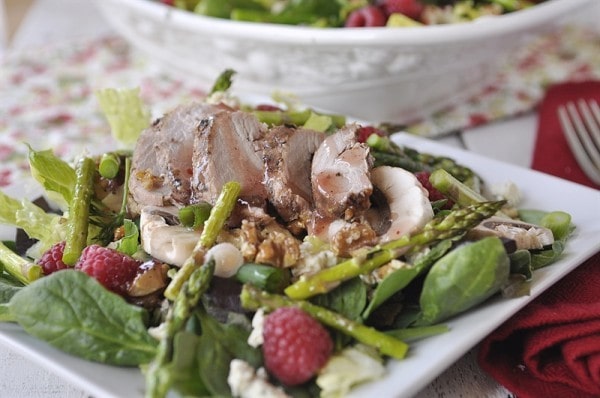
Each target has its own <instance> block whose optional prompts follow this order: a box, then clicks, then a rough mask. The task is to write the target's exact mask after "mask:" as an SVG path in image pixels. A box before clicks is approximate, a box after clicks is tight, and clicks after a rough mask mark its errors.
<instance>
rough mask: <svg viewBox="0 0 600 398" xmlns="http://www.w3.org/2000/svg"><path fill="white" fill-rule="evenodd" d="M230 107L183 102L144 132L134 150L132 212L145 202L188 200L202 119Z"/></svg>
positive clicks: (146, 203) (178, 201)
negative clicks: (194, 154) (194, 148)
mask: <svg viewBox="0 0 600 398" xmlns="http://www.w3.org/2000/svg"><path fill="white" fill-rule="evenodd" d="M229 110H230V108H228V107H226V106H223V105H210V104H204V103H190V104H186V105H181V106H179V107H177V108H175V109H174V110H173V111H171V112H169V113H167V114H165V115H164V116H163V117H161V118H160V119H158V120H157V121H156V122H154V123H153V125H152V126H151V127H149V128H147V129H146V130H144V131H143V132H142V133H141V135H140V138H139V139H138V141H137V143H136V147H135V150H134V152H133V157H132V164H131V178H130V180H129V192H130V198H131V200H130V201H129V207H130V211H131V212H132V213H134V214H139V212H140V209H141V208H143V207H145V206H171V205H185V204H187V203H188V202H189V199H190V195H191V190H190V180H191V177H192V150H193V142H194V137H195V135H196V134H197V132H198V128H199V126H200V122H201V121H202V120H204V119H206V118H207V117H208V116H210V115H213V114H217V113H220V112H226V111H229Z"/></svg>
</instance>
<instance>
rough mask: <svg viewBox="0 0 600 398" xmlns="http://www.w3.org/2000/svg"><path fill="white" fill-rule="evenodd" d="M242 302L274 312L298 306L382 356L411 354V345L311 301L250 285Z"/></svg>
mask: <svg viewBox="0 0 600 398" xmlns="http://www.w3.org/2000/svg"><path fill="white" fill-rule="evenodd" d="M240 299H241V302H242V306H243V307H244V308H247V309H250V310H258V309H259V308H265V309H266V310H268V311H273V310H275V309H277V308H280V307H291V306H295V307H298V308H300V309H302V310H303V311H306V312H307V313H308V314H310V315H311V316H312V317H314V318H315V319H317V320H318V321H320V322H321V323H323V324H325V325H327V326H330V327H332V328H334V329H336V330H339V331H340V332H342V333H345V334H347V335H349V336H351V337H353V338H354V339H356V340H358V341H360V342H361V343H363V344H366V345H369V346H372V347H375V348H376V349H378V350H379V351H380V352H381V353H382V354H384V355H389V356H390V357H392V358H396V359H402V358H404V356H405V355H406V352H407V351H408V345H407V344H406V343H405V342H403V341H402V340H399V339H397V338H394V337H392V336H390V335H387V334H385V333H382V332H380V331H378V330H377V329H374V328H372V327H369V326H365V325H363V324H362V323H358V322H355V321H352V320H350V319H348V318H346V317H343V316H342V315H340V314H338V313H336V312H333V311H330V310H328V309H326V308H323V307H320V306H318V305H314V304H311V303H309V302H308V301H302V300H299V301H296V300H292V299H290V298H287V297H285V296H282V295H278V294H271V293H267V292H265V291H262V290H260V289H258V288H256V287H254V286H252V285H250V284H246V285H244V287H243V288H242V293H241V294H240Z"/></svg>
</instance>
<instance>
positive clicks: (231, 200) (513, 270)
mask: <svg viewBox="0 0 600 398" xmlns="http://www.w3.org/2000/svg"><path fill="white" fill-rule="evenodd" d="M231 75H232V72H231V71H227V72H226V73H224V74H223V75H222V76H221V78H220V79H219V80H218V81H217V83H216V84H215V85H214V87H213V90H212V92H211V94H210V95H209V96H208V97H207V98H206V100H204V101H198V102H191V103H187V104H182V105H180V106H178V107H176V108H175V109H173V110H171V111H170V112H168V113H166V114H165V115H164V116H162V117H161V118H159V119H157V120H155V121H152V122H151V121H149V120H148V112H147V111H146V110H145V107H144V105H143V104H142V103H141V101H140V100H139V98H138V97H137V92H136V91H135V90H113V89H106V90H101V91H99V92H98V99H99V102H100V104H101V107H102V109H103V111H104V112H105V114H106V116H107V119H108V120H109V122H110V125H111V127H112V130H113V133H114V135H115V137H117V138H118V139H119V141H120V142H122V143H123V148H121V149H119V150H115V151H113V152H110V153H106V154H102V155H99V156H91V155H89V154H82V156H81V158H79V159H76V160H75V161H72V162H71V161H66V160H63V159H60V158H58V157H57V156H56V155H54V154H53V152H52V151H50V150H42V151H36V150H34V149H31V150H30V154H29V160H30V166H31V171H32V176H33V177H34V178H35V179H36V180H37V181H38V182H39V183H40V184H41V186H42V187H43V188H44V190H45V192H46V195H45V202H46V204H47V205H48V206H44V204H43V203H42V202H43V201H35V202H32V201H29V200H27V199H16V198H12V197H10V196H9V195H7V194H5V193H0V202H1V204H2V206H0V209H1V210H0V219H1V221H2V222H3V223H4V224H7V225H12V226H15V227H17V228H19V229H20V230H21V231H22V232H24V233H25V234H26V235H27V238H28V239H26V242H24V241H23V239H22V238H23V236H22V235H23V234H20V238H18V239H15V240H14V241H6V242H2V243H1V244H0V262H1V263H2V274H1V276H0V289H1V290H0V291H1V293H2V294H1V295H0V297H1V298H2V301H1V303H0V320H1V321H3V322H12V323H16V324H18V325H20V326H21V327H22V328H23V329H24V330H25V331H26V332H27V333H28V334H30V335H32V336H34V337H36V338H38V339H41V340H43V341H45V342H47V343H48V344H50V345H52V346H54V347H56V348H58V349H60V350H62V351H64V352H66V353H69V354H72V355H75V356H78V357H81V358H84V359H86V360H89V361H94V362H100V363H104V364H108V365H115V366H121V367H126V366H127V367H139V368H140V369H141V371H142V373H143V374H144V377H145V380H146V385H145V395H146V396H147V397H164V396H167V395H168V394H169V393H170V392H176V393H179V394H180V395H182V396H239V397H251V396H281V397H284V396H323V397H333V396H345V395H347V394H348V393H349V392H350V391H351V390H352V388H354V387H355V386H357V385H361V384H365V383H369V382H373V381H376V380H378V379H380V378H382V377H385V374H386V371H387V370H386V369H387V368H386V366H385V364H386V363H387V362H390V361H402V360H403V359H404V358H407V357H410V356H413V355H418V353H415V352H412V351H411V345H412V342H413V341H415V340H421V339H426V338H428V337H430V336H433V335H439V334H444V333H446V332H447V331H448V328H449V327H448V324H447V322H449V321H451V320H452V319H453V318H455V317H457V316H460V315H461V314H464V313H465V312H466V311H469V310H470V309H472V308H475V307H477V306H479V305H481V304H482V303H484V302H486V301H487V300H488V299H490V298H492V297H495V296H500V295H503V296H504V299H505V300H510V299H511V297H519V296H523V295H526V294H527V292H528V287H529V284H530V282H531V281H532V279H533V278H535V271H536V270H537V269H539V268H543V267H545V266H547V265H549V264H551V263H553V262H555V261H557V260H558V259H559V258H560V256H561V254H562V252H563V250H564V248H565V245H566V244H568V240H569V238H570V236H571V232H572V230H573V228H574V226H573V225H572V222H571V217H570V215H569V214H567V213H565V212H563V211H560V210H556V211H542V210H528V211H524V210H519V209H518V200H517V199H518V198H517V196H518V195H515V194H514V192H515V191H514V190H512V191H508V192H512V194H509V193H506V192H505V193H503V194H501V193H499V192H491V191H490V187H489V186H488V185H487V184H486V182H485V181H483V179H482V178H481V177H479V175H478V173H477V172H476V171H475V170H473V169H471V168H469V167H466V166H464V165H461V164H460V163H459V162H457V160H455V159H450V158H447V157H440V156H434V155H430V154H427V153H424V152H420V151H417V150H414V149H412V148H410V147H405V146H400V145H398V144H395V143H394V141H392V140H391V139H390V137H389V135H388V134H387V133H386V131H384V130H383V128H382V127H381V126H373V125H365V124H360V123H357V122H348V121H347V120H346V119H345V118H344V117H341V116H339V115H331V114H324V113H319V112H315V111H313V110H311V109H300V108H298V107H296V106H294V105H292V104H289V103H284V102H281V103H278V104H276V105H272V104H268V105H256V106H248V105H244V104H240V102H239V101H238V100H237V99H236V98H235V97H231V96H230V95H229V94H228V89H229V86H230V84H231Z"/></svg>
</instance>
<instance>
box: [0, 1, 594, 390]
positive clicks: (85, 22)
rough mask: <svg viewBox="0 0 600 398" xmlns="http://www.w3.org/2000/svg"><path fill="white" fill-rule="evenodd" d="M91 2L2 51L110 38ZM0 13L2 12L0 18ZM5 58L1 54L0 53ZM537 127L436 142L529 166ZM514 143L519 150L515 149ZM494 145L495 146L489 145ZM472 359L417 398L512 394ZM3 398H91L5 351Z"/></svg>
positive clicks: (34, 12)
mask: <svg viewBox="0 0 600 398" xmlns="http://www.w3.org/2000/svg"><path fill="white" fill-rule="evenodd" d="M1 3H2V0H0V4H1ZM90 3H91V2H89V1H82V0H35V1H34V2H33V5H32V7H31V8H30V9H29V11H28V13H27V15H26V16H25V19H24V20H23V21H22V23H21V25H20V27H19V29H18V30H17V31H16V34H15V35H14V36H13V37H12V40H11V41H10V42H8V43H7V46H6V47H5V48H4V49H3V51H5V52H10V51H18V50H22V49H30V48H35V47H40V46H44V45H45V44H48V43H57V42H60V41H65V40H71V39H74V38H77V39H81V38H87V37H89V38H93V37H97V36H99V35H104V34H107V33H110V32H111V29H110V28H109V27H108V26H107V24H106V23H105V21H104V20H103V19H102V17H101V15H100V14H99V13H98V12H97V10H96V9H95V8H94V7H93V5H92V4H90ZM597 3H598V4H597V5H598V6H597V7H595V9H594V12H591V13H586V14H585V15H581V16H578V18H580V19H581V21H582V22H585V23H595V24H597V21H598V20H600V1H598V2H597ZM2 11H3V9H2V7H0V17H2V14H3V13H2ZM0 30H1V29H0ZM0 39H2V37H0ZM1 56H2V51H0V57H1ZM536 123H537V120H536V114H535V113H534V112H531V113H529V114H527V115H525V116H521V117H518V118H514V119H511V120H508V121H504V122H500V123H493V124H490V125H486V126H483V127H479V128H477V129H473V130H472V131H468V132H463V133H462V134H457V135H453V136H447V137H443V138H439V139H438V140H439V141H441V142H443V143H445V144H448V145H452V146H459V147H465V148H466V149H468V150H472V151H474V152H478V153H481V154H483V155H485V156H488V157H492V158H496V159H499V160H503V161H506V162H509V163H514V164H518V165H521V166H524V167H529V165H530V162H531V156H532V150H533V143H534V134H535V128H536ZM515 142H518V143H519V145H514V143H515ZM491 143H493V145H490V144H491ZM474 355H475V351H474V350H473V351H470V352H469V353H467V354H466V355H465V356H464V357H463V358H461V359H460V360H459V361H458V362H457V363H456V364H454V365H453V366H452V367H451V368H449V369H448V370H447V371H446V372H445V373H444V374H442V375H441V376H440V377H438V378H437V379H436V380H435V381H434V382H432V383H431V384H430V385H429V386H428V387H426V388H425V389H424V390H423V391H422V392H421V393H419V394H418V395H417V398H429V397H440V396H448V397H455V396H464V397H471V396H478V397H483V396H485V397H499V398H500V397H504V398H505V397H507V396H510V393H509V392H508V391H506V390H505V389H504V388H502V387H501V386H499V385H498V384H497V383H496V382H495V381H494V380H492V379H491V378H490V377H488V376H487V375H486V374H484V373H482V371H481V370H480V369H479V367H478V365H477V364H476V361H475V357H474ZM107 382H109V381H107ZM0 396H1V397H5V398H17V397H39V398H51V397H52V398H57V397H60V398H76V397H77V398H80V397H88V396H89V395H88V394H87V393H86V391H85V390H84V386H74V385H71V384H69V383H67V382H66V381H64V380H62V379H61V378H59V377H58V376H56V375H55V374H54V373H52V371H51V369H46V368H42V367H41V366H40V365H38V364H36V363H34V362H32V361H31V360H30V359H28V358H25V357H23V356H21V355H20V354H17V353H15V352H13V351H12V350H10V349H9V348H7V347H4V346H1V347H0ZM95 398H100V397H95Z"/></svg>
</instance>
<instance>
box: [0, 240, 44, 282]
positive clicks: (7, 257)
mask: <svg viewBox="0 0 600 398" xmlns="http://www.w3.org/2000/svg"><path fill="white" fill-rule="evenodd" d="M0 259H1V262H0V266H2V265H3V266H4V270H6V272H8V273H9V274H10V275H12V276H13V277H14V278H15V279H17V280H19V282H21V283H23V284H24V285H27V284H29V283H31V282H33V281H34V280H36V279H38V278H39V277H40V276H42V267H40V266H39V265H37V264H34V263H31V262H29V261H27V260H26V259H24V258H23V257H21V256H19V255H18V254H16V253H15V252H13V251H12V250H10V249H9V248H8V247H7V246H6V245H5V244H4V243H2V242H0ZM0 268H1V267H0Z"/></svg>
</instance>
